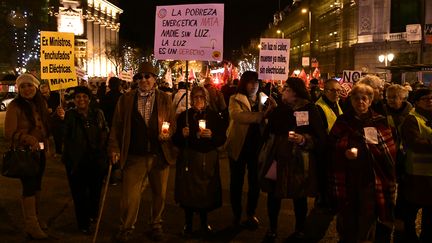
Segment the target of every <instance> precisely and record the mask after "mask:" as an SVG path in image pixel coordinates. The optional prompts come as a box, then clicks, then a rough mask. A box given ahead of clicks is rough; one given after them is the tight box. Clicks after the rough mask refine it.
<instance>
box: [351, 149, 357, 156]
mask: <svg viewBox="0 0 432 243" xmlns="http://www.w3.org/2000/svg"><path fill="white" fill-rule="evenodd" d="M350 150H351V153H353V154H354V156H355V157H357V152H358V149H357V148H351V149H350Z"/></svg>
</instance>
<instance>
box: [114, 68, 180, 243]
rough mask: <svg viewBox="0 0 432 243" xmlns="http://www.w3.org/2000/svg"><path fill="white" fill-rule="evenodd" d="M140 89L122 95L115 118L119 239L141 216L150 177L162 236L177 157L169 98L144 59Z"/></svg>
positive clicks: (155, 224) (154, 219)
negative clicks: (119, 177) (171, 170)
mask: <svg viewBox="0 0 432 243" xmlns="http://www.w3.org/2000/svg"><path fill="white" fill-rule="evenodd" d="M139 73H141V74H142V76H141V79H139V81H138V89H136V90H131V91H129V92H128V93H126V94H124V95H123V96H122V97H120V99H119V101H118V103H117V107H116V110H115V112H114V117H113V121H112V127H111V133H110V138H109V144H108V152H109V153H110V155H111V161H112V163H116V162H117V161H119V163H120V167H121V169H122V171H123V183H122V196H121V200H120V213H121V225H120V231H119V233H118V234H117V240H118V241H119V242H126V241H128V240H129V238H130V236H131V233H132V231H133V229H134V225H135V222H136V220H137V216H138V209H139V205H140V201H141V191H142V187H143V185H144V184H145V180H146V179H147V178H148V180H149V184H150V186H151V190H152V197H153V198H152V199H153V202H152V207H151V210H152V212H151V219H150V224H151V229H152V234H151V237H152V239H153V240H154V241H160V240H162V239H163V230H162V212H163V209H164V205H165V195H166V189H167V182H168V174H169V165H170V164H173V163H174V161H175V154H174V153H173V152H174V151H173V150H172V148H173V146H172V143H171V135H172V134H173V133H174V131H175V120H174V111H173V109H172V103H171V99H170V97H169V96H168V95H167V94H165V93H164V92H161V91H159V90H157V89H156V85H155V83H156V77H157V75H156V73H157V72H156V69H155V68H154V67H153V66H152V65H151V64H150V63H144V64H143V65H142V66H141V67H140V69H139Z"/></svg>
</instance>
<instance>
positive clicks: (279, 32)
mask: <svg viewBox="0 0 432 243" xmlns="http://www.w3.org/2000/svg"><path fill="white" fill-rule="evenodd" d="M276 33H278V34H279V35H280V34H282V35H281V36H282V39H285V33H284V32H283V31H282V30H277V31H276Z"/></svg>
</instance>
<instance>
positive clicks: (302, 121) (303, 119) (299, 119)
mask: <svg viewBox="0 0 432 243" xmlns="http://www.w3.org/2000/svg"><path fill="white" fill-rule="evenodd" d="M294 116H295V118H296V124H297V126H298V127H299V126H307V125H309V112H308V111H294Z"/></svg>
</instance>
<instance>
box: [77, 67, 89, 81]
mask: <svg viewBox="0 0 432 243" xmlns="http://www.w3.org/2000/svg"><path fill="white" fill-rule="evenodd" d="M75 72H76V75H77V77H78V78H80V79H84V77H85V76H86V75H87V74H86V71H85V70H84V69H81V68H79V67H77V66H75Z"/></svg>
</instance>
